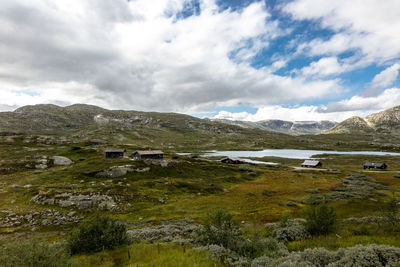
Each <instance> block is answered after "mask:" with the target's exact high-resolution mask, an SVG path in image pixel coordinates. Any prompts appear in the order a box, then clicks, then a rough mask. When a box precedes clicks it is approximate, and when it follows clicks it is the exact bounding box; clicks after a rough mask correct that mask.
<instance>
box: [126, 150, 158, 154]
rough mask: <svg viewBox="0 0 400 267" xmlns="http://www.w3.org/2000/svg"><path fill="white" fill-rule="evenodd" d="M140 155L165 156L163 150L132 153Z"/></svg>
mask: <svg viewBox="0 0 400 267" xmlns="http://www.w3.org/2000/svg"><path fill="white" fill-rule="evenodd" d="M136 153H138V154H139V155H160V154H164V152H162V151H161V150H136V151H135V152H133V153H132V155H133V154H136Z"/></svg>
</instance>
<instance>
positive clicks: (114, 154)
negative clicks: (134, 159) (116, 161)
mask: <svg viewBox="0 0 400 267" xmlns="http://www.w3.org/2000/svg"><path fill="white" fill-rule="evenodd" d="M105 152H106V158H123V157H124V153H125V152H126V150H125V149H123V148H122V149H121V148H108V149H106V150H105Z"/></svg>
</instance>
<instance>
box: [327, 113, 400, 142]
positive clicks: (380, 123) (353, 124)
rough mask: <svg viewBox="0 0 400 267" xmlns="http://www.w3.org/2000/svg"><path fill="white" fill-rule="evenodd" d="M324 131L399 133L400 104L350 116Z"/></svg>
mask: <svg viewBox="0 0 400 267" xmlns="http://www.w3.org/2000/svg"><path fill="white" fill-rule="evenodd" d="M324 133H325V134H343V133H346V134H349V133H351V134H390V135H396V136H397V135H400V106H397V107H394V108H390V109H387V110H384V111H381V112H378V113H375V114H371V115H369V116H367V117H365V118H360V117H351V118H349V119H347V120H345V121H343V122H341V123H339V124H337V125H336V126H334V127H333V128H332V129H330V130H327V131H325V132H324Z"/></svg>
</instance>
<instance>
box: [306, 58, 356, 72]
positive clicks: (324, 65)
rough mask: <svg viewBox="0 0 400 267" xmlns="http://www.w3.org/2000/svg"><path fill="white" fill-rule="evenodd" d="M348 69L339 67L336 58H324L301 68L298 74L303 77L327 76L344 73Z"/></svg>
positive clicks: (343, 66)
mask: <svg viewBox="0 0 400 267" xmlns="http://www.w3.org/2000/svg"><path fill="white" fill-rule="evenodd" d="M348 68H349V67H348V66H345V65H341V64H340V63H339V62H338V60H337V58H336V57H324V58H321V59H319V60H318V61H314V62H311V64H310V65H309V66H307V67H303V68H302V69H301V70H300V71H299V73H300V74H301V75H305V76H314V75H315V76H329V75H334V74H340V73H342V72H345V71H346V70H347V69H348Z"/></svg>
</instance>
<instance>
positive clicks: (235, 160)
mask: <svg viewBox="0 0 400 267" xmlns="http://www.w3.org/2000/svg"><path fill="white" fill-rule="evenodd" d="M221 162H222V163H228V164H243V163H245V162H244V160H242V159H240V158H232V157H226V158H223V159H221Z"/></svg>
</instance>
